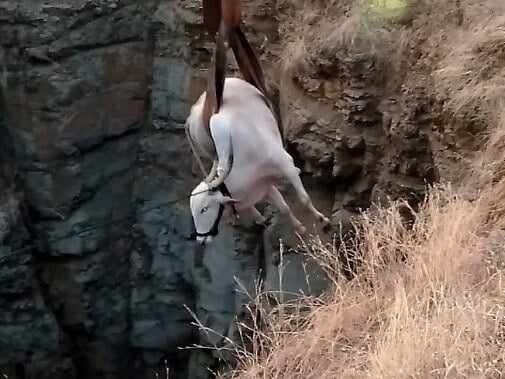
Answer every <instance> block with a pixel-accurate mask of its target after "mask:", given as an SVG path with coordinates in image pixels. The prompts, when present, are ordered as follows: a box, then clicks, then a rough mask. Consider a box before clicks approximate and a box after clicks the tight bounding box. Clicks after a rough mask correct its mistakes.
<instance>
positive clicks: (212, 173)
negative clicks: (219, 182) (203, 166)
mask: <svg viewBox="0 0 505 379" xmlns="http://www.w3.org/2000/svg"><path fill="white" fill-rule="evenodd" d="M217 164H218V161H217V160H215V159H214V160H213V161H212V168H211V170H210V172H209V175H207V177H206V178H205V180H204V181H205V183H207V184H209V183H210V182H211V181H212V179H214V177H215V176H216V173H217Z"/></svg>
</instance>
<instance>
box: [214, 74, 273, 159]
mask: <svg viewBox="0 0 505 379" xmlns="http://www.w3.org/2000/svg"><path fill="white" fill-rule="evenodd" d="M224 88H225V89H224V94H223V105H222V107H221V109H220V111H219V113H220V114H221V115H226V117H227V118H228V119H229V121H230V122H231V126H232V127H231V135H232V141H233V142H232V143H233V152H234V154H233V155H234V161H235V162H237V160H236V159H235V158H239V157H240V156H244V158H246V159H252V158H254V159H258V158H260V157H259V156H258V152H263V153H264V154H265V153H267V152H268V151H269V150H272V149H273V150H275V151H277V150H278V149H279V148H281V149H282V148H283V146H282V138H281V134H280V132H279V128H278V125H277V121H276V119H275V117H274V115H273V114H272V111H271V110H270V108H269V107H268V105H267V103H266V102H265V99H264V98H263V95H262V94H261V93H260V92H259V91H258V90H257V89H256V88H255V87H254V86H252V85H251V84H249V83H248V82H246V81H245V80H243V79H239V78H227V79H226V82H225V86H224ZM250 154H252V155H253V156H248V157H247V155H250Z"/></svg>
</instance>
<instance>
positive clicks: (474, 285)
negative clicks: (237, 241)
mask: <svg viewBox="0 0 505 379" xmlns="http://www.w3.org/2000/svg"><path fill="white" fill-rule="evenodd" d="M438 3H439V4H440V2H438ZM449 3H450V4H449ZM478 3H479V2H477V1H470V0H468V1H466V0H461V1H447V4H449V5H450V6H457V7H462V6H463V7H465V6H467V8H466V9H464V12H463V16H462V21H461V22H462V23H461V24H460V26H457V25H458V23H455V24H454V25H456V26H454V25H451V26H450V30H448V31H446V32H445V33H446V37H447V36H448V35H449V36H454V35H458V36H459V37H461V38H457V40H456V39H453V40H449V41H448V40H447V38H446V39H445V42H443V41H444V39H443V38H441V39H437V40H436V41H435V40H434V41H432V47H433V48H436V49H438V50H437V52H436V54H435V55H437V59H436V60H434V61H433V64H436V66H435V67H433V69H434V70H433V73H432V75H433V77H434V81H435V83H437V85H438V86H439V91H440V92H439V93H440V94H443V97H445V99H444V101H445V103H444V106H445V107H446V111H447V112H449V113H450V114H452V115H453V116H454V117H455V118H457V117H458V115H460V114H463V120H465V119H467V121H468V122H475V120H478V122H479V123H480V130H481V131H482V133H481V134H479V135H478V136H475V138H479V141H481V145H480V147H481V148H480V151H479V153H478V154H475V156H474V158H473V159H472V161H471V163H469V165H468V166H467V168H466V175H465V176H464V179H463V180H462V181H461V182H459V183H453V184H452V185H450V184H439V185H436V186H434V187H432V188H430V189H429V191H428V194H427V197H426V199H425V201H424V203H423V204H422V206H421V207H419V209H417V210H416V211H414V210H411V212H412V213H413V216H414V217H413V220H414V221H413V222H412V223H408V224H407V223H406V222H405V220H404V218H403V217H402V215H403V214H404V209H405V207H406V204H404V203H403V202H401V201H397V202H395V203H392V204H391V206H389V207H388V208H384V207H382V208H381V207H379V208H374V209H373V210H369V211H367V212H365V213H363V215H362V217H361V219H360V223H359V225H357V230H358V233H357V235H356V237H355V238H354V240H353V241H352V242H353V243H351V244H348V245H347V247H346V248H345V249H348V250H349V251H348V253H349V252H350V253H354V254H355V255H356V259H357V260H358V263H359V264H358V267H359V268H358V275H357V277H356V278H355V279H354V280H352V281H347V280H345V279H344V278H343V277H342V275H341V271H342V270H341V269H342V267H341V263H340V261H339V259H338V258H337V253H338V252H337V251H335V250H334V248H333V247H332V246H323V245H322V244H321V243H320V242H319V241H317V240H314V241H310V243H307V245H306V247H307V249H306V250H307V253H308V254H310V255H311V256H313V257H314V258H315V259H317V260H318V261H319V262H320V263H321V266H322V267H324V268H325V270H326V272H327V274H328V276H329V277H330V278H331V279H332V282H333V286H332V291H331V292H329V293H328V294H327V295H326V296H325V297H323V298H319V299H313V298H305V299H303V301H302V302H301V303H297V304H281V305H278V306H267V305H265V302H264V301H263V298H259V299H258V304H257V307H255V311H256V312H259V316H261V323H259V322H255V323H253V324H252V325H251V324H247V325H246V324H242V325H241V327H242V329H243V331H244V334H245V335H248V336H249V338H250V343H249V345H250V349H249V350H247V351H246V350H240V349H239V350H238V351H237V357H238V359H239V365H238V367H237V369H236V370H234V371H233V372H231V373H227V374H226V376H227V377H233V378H269V379H270V378H442V377H444V378H456V377H465V378H502V377H505V102H504V101H503V96H504V94H505V91H503V83H504V82H503V80H505V71H504V69H503V67H505V65H503V64H502V63H504V62H505V59H504V58H505V55H503V54H504V53H505V50H503V49H504V48H505V45H504V44H503V43H504V41H505V40H504V37H505V35H504V34H503V33H504V30H505V25H504V20H503V17H502V16H501V15H500V14H499V13H496V12H495V9H498V8H499V7H498V8H496V6H498V5H501V4H500V2H494V1H489V3H488V4H487V5H488V6H489V7H487V8H486V4H485V3H483V2H480V4H478ZM426 4H427V6H431V7H433V6H434V5H436V4H435V2H432V1H426ZM447 4H446V5H447ZM442 8H443V6H442ZM455 9H456V8H455ZM432 10H433V8H432ZM484 15H487V16H486V17H484ZM443 17H445V15H441V16H440V17H439V18H438V19H437V17H434V22H435V21H436V20H438V21H440V20H442V19H443ZM424 25H425V27H429V25H430V23H429V21H428V22H425V23H424ZM437 25H439V26H440V25H443V23H438V24H437ZM479 25H480V26H479ZM344 26H345V25H344ZM457 27H460V28H461V34H458V33H456V31H455V30H456V29H457ZM479 28H480V29H479ZM434 32H436V33H438V35H439V36H440V35H442V34H444V31H443V30H436V31H434ZM430 33H433V31H430ZM472 33H473V35H472ZM333 37H334V36H331V35H330V36H329V38H333ZM335 38H336V37H335ZM456 42H457V43H456ZM298 43H299V45H298V47H297V49H295V50H294V51H295V52H297V54H296V58H297V59H295V60H293V61H292V62H295V63H296V64H298V65H299V66H298V67H301V66H300V64H301V63H300V62H302V60H303V56H304V54H306V53H307V51H309V50H310V49H309V48H308V45H303V44H300V42H298ZM444 43H445V45H444ZM451 43H452V44H451ZM428 45H429V43H428ZM437 90H438V89H437ZM468 118H470V120H468Z"/></svg>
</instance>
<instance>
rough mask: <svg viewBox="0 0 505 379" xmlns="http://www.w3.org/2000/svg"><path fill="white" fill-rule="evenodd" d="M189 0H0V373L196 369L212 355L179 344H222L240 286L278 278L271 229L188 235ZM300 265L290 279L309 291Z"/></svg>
mask: <svg viewBox="0 0 505 379" xmlns="http://www.w3.org/2000/svg"><path fill="white" fill-rule="evenodd" d="M199 3H200V1H196V0H195V1H175V0H171V1H169V0H165V1H154V0H147V1H142V2H138V1H133V0H110V1H107V0H87V1H63V0H51V1H46V2H39V1H35V0H33V1H22V2H19V1H13V0H1V1H0V47H1V50H0V69H1V70H2V75H1V88H0V148H1V149H2V151H1V152H0V166H1V168H2V170H1V173H2V176H1V177H2V186H1V187H0V189H1V190H2V198H1V199H0V207H1V208H0V233H1V234H0V374H5V375H8V376H9V378H25V377H26V378H35V377H36V378H45V377H52V378H54V377H56V378H120V377H121V378H125V377H126V378H148V377H154V375H155V373H156V372H159V373H160V375H161V374H162V373H164V372H165V371H164V370H165V366H168V367H169V368H170V372H171V375H172V376H173V377H176V378H184V377H190V378H200V377H201V378H203V377H206V376H207V375H208V371H207V370H206V366H207V365H211V364H213V362H214V358H217V357H218V355H217V354H215V353H214V354H212V353H210V352H207V351H200V350H191V349H180V347H185V346H191V345H192V344H200V345H205V346H221V344H222V343H223V336H225V335H228V334H229V333H230V327H231V324H232V322H233V320H234V318H235V316H236V315H237V314H238V313H240V312H241V311H242V309H243V305H244V303H245V302H246V301H247V299H248V295H247V294H245V293H243V291H242V289H243V288H246V289H247V291H248V292H250V293H251V294H252V293H253V292H254V288H255V283H256V281H257V279H258V277H259V276H260V273H263V275H266V277H265V278H266V280H267V287H268V288H270V289H275V288H276V286H277V285H278V283H277V279H276V276H275V274H276V266H275V262H276V261H277V259H276V249H275V247H274V245H275V243H276V240H277V237H278V236H279V235H280V234H279V233H280V232H278V231H276V229H272V230H269V231H268V235H270V238H269V239H268V238H267V239H265V238H264V235H265V233H264V232H263V231H262V230H249V229H247V228H246V229H232V228H224V229H223V233H222V234H221V235H220V237H219V239H218V240H217V241H216V244H215V246H213V247H212V248H210V249H208V250H207V251H201V250H198V249H195V246H194V244H193V242H192V241H191V238H190V236H191V232H192V222H191V218H190V215H189V213H188V205H189V201H188V199H187V195H188V194H189V191H190V190H191V188H192V187H193V186H194V185H195V184H196V183H197V181H198V177H197V176H196V175H194V174H193V169H192V167H193V162H192V160H191V159H190V150H189V147H188V145H187V141H186V137H185V134H184V130H183V123H184V120H185V118H186V115H187V112H188V110H189V105H190V104H191V102H192V101H193V100H195V99H196V97H197V96H198V95H199V94H200V93H201V91H202V90H203V88H204V85H205V75H206V71H205V69H206V65H207V63H208V61H209V58H210V50H209V47H210V45H209V44H208V43H207V42H206V40H205V39H204V38H203V37H202V36H203V31H202V28H201V15H200V13H199V12H200V9H199V7H198V5H199ZM270 29H272V28H271V26H270V27H269V32H271V30H270ZM252 39H253V41H255V43H257V41H259V40H260V39H259V38H258V36H257V35H255V34H254V33H253V34H252ZM265 241H266V242H265ZM272 244H273V245H272ZM19 249H22V250H19ZM303 270H304V261H303V259H302V258H300V257H298V256H295V257H294V258H293V263H292V264H291V265H288V268H287V273H288V274H287V277H288V278H289V280H288V283H287V284H286V286H287V290H290V291H292V292H296V291H298V290H300V289H302V290H303V289H304V290H305V291H307V288H305V287H306V286H307V284H306V280H305V278H304V271H303ZM312 271H313V276H314V283H315V284H314V285H313V289H314V290H315V291H316V292H317V291H318V292H321V291H322V290H323V289H324V286H325V282H324V281H322V280H321V272H320V270H318V269H317V267H313V269H312ZM188 309H189V310H191V311H192V312H194V314H196V316H197V317H198V318H199V320H200V321H201V322H202V323H203V325H205V326H206V327H209V328H212V329H213V330H215V333H211V334H207V333H205V332H203V331H202V330H198V328H196V327H194V326H193V325H192V322H193V321H194V320H193V318H192V315H191V313H190V312H188ZM232 329H233V328H232Z"/></svg>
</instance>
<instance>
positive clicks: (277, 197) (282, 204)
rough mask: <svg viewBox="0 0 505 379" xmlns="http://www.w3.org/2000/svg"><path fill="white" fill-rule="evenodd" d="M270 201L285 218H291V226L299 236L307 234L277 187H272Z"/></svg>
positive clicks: (269, 195)
mask: <svg viewBox="0 0 505 379" xmlns="http://www.w3.org/2000/svg"><path fill="white" fill-rule="evenodd" d="M268 197H269V199H270V200H271V203H272V204H273V205H275V206H276V207H277V209H279V212H281V214H282V215H283V216H286V217H288V218H289V221H290V222H291V225H293V227H294V228H295V230H296V231H297V232H298V233H299V234H305V232H306V231H307V230H306V228H305V226H303V224H302V223H301V222H300V221H299V220H298V219H297V218H296V216H295V215H294V214H293V212H292V211H291V209H290V208H289V205H288V204H287V203H286V200H284V197H283V196H282V194H281V193H280V192H279V190H278V189H277V188H275V187H272V189H271V190H270V192H269V194H268Z"/></svg>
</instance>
